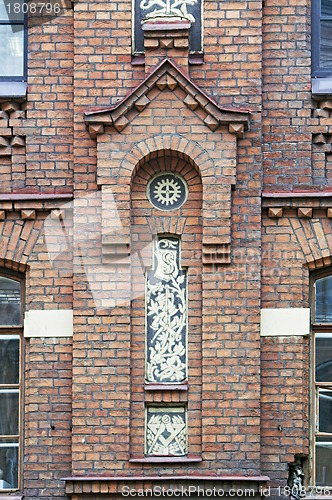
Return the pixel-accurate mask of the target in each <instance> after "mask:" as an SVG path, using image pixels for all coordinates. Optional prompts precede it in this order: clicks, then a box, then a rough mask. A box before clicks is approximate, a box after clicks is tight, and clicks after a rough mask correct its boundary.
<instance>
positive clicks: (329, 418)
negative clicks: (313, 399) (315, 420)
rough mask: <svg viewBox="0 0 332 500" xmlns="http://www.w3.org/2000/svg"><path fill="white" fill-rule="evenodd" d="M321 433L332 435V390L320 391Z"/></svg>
mask: <svg viewBox="0 0 332 500" xmlns="http://www.w3.org/2000/svg"><path fill="white" fill-rule="evenodd" d="M318 411H319V432H328V433H332V390H331V389H319V410H318Z"/></svg>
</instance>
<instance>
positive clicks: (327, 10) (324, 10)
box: [316, 0, 332, 17]
mask: <svg viewBox="0 0 332 500" xmlns="http://www.w3.org/2000/svg"><path fill="white" fill-rule="evenodd" d="M316 1H317V0H316ZM321 14H322V16H331V17H332V1H331V0H322V3H321Z"/></svg>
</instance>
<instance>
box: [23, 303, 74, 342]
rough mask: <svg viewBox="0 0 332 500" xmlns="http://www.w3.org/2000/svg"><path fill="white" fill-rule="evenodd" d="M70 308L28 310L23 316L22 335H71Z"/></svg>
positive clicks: (71, 316) (71, 312)
mask: <svg viewBox="0 0 332 500" xmlns="http://www.w3.org/2000/svg"><path fill="white" fill-rule="evenodd" d="M72 336H73V311H72V309H61V310H51V311H50V310H43V311H35V310H33V311H28V312H26V313H25V317H24V337H72Z"/></svg>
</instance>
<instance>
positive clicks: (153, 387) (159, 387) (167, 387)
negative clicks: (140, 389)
mask: <svg viewBox="0 0 332 500" xmlns="http://www.w3.org/2000/svg"><path fill="white" fill-rule="evenodd" d="M144 390H145V391H187V390H188V384H174V385H173V384H145V385H144Z"/></svg>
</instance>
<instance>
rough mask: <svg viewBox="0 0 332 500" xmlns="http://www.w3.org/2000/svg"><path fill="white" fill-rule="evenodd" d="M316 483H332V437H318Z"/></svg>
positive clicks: (320, 484)
mask: <svg viewBox="0 0 332 500" xmlns="http://www.w3.org/2000/svg"><path fill="white" fill-rule="evenodd" d="M316 485H317V486H331V485H332V437H329V436H320V437H317V439H316Z"/></svg>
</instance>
